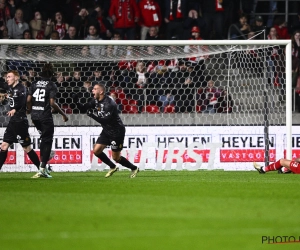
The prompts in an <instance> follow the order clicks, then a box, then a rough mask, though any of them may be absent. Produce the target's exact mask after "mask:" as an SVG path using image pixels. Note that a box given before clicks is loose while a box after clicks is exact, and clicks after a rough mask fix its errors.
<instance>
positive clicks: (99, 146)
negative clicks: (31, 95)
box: [73, 84, 139, 178]
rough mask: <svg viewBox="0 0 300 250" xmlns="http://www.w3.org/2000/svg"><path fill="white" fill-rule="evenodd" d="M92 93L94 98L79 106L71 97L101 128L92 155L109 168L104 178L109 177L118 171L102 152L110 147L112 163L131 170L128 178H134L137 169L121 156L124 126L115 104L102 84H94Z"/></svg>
mask: <svg viewBox="0 0 300 250" xmlns="http://www.w3.org/2000/svg"><path fill="white" fill-rule="evenodd" d="M92 93H93V95H94V98H93V99H92V100H91V101H90V102H88V103H85V104H81V103H80V102H79V99H78V96H77V95H73V100H74V102H75V103H76V104H77V107H78V108H79V109H80V111H81V112H86V113H87V115H88V116H89V117H91V118H93V119H94V120H95V121H97V122H98V123H100V124H101V126H102V128H103V130H102V132H101V134H100V136H99V137H98V139H97V141H96V144H95V145H94V148H93V153H94V155H95V156H97V157H98V158H99V159H100V160H101V161H103V162H104V163H105V164H107V165H108V166H109V167H110V170H109V171H108V173H107V174H106V175H105V177H106V178H107V177H110V176H112V175H113V174H114V173H115V172H116V171H118V170H119V168H118V167H117V166H116V164H114V163H113V162H112V161H111V160H110V159H109V158H108V157H107V155H106V154H105V153H104V152H103V150H104V149H105V148H106V146H107V145H111V149H112V158H113V159H114V161H116V162H117V163H119V164H121V165H123V166H124V167H126V168H129V169H131V174H130V178H134V177H136V175H137V173H138V172H139V168H138V167H137V166H135V165H133V164H132V163H131V162H129V161H128V160H127V159H126V158H124V157H123V156H121V150H122V149H123V142H124V137H125V126H124V124H123V122H122V120H121V118H120V116H119V114H118V108H117V104H116V103H115V102H114V100H113V99H112V98H111V97H109V96H107V95H106V94H105V86H104V85H103V84H95V86H94V88H93V90H92Z"/></svg>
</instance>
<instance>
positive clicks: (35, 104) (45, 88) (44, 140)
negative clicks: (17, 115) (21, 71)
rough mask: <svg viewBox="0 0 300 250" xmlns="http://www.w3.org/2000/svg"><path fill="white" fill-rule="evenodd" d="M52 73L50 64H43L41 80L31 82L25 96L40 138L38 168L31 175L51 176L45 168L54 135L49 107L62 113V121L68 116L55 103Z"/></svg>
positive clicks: (35, 176) (37, 176)
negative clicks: (39, 161) (39, 162)
mask: <svg viewBox="0 0 300 250" xmlns="http://www.w3.org/2000/svg"><path fill="white" fill-rule="evenodd" d="M53 75H54V70H53V67H52V64H45V65H44V67H43V69H42V72H41V77H42V78H41V80H39V81H34V82H32V84H31V86H30V87H29V93H28V96H27V108H28V113H31V119H32V122H33V124H34V126H35V127H36V129H37V130H38V132H39V134H40V138H41V144H40V159H41V165H40V170H39V171H38V172H37V173H36V174H35V175H34V176H33V177H32V178H39V177H46V178H51V177H52V176H51V175H50V170H49V168H47V162H48V161H49V159H50V158H51V156H50V154H51V148H52V142H53V135H54V122H53V116H52V112H51V108H52V109H53V111H54V112H58V113H59V114H60V115H62V118H63V121H64V122H67V121H68V117H67V116H66V114H65V113H64V112H63V111H62V110H61V109H60V107H59V106H58V105H57V104H56V102H55V98H56V93H57V87H56V85H55V83H54V82H52V81H51V77H52V76H53Z"/></svg>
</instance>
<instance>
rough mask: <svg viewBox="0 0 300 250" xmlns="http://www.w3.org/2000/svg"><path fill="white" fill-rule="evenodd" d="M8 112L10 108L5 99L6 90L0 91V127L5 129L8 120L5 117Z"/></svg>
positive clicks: (7, 117) (8, 118)
mask: <svg viewBox="0 0 300 250" xmlns="http://www.w3.org/2000/svg"><path fill="white" fill-rule="evenodd" d="M8 111H10V107H9V103H8V101H7V99H6V90H5V89H0V127H7V125H8V122H9V120H10V117H9V116H8V115H7V112H8Z"/></svg>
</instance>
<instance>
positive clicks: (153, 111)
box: [142, 105, 159, 114]
mask: <svg viewBox="0 0 300 250" xmlns="http://www.w3.org/2000/svg"><path fill="white" fill-rule="evenodd" d="M142 111H143V112H145V113H150V114H156V113H159V107H158V106H157V105H147V106H146V107H145V106H144V107H143V109H142Z"/></svg>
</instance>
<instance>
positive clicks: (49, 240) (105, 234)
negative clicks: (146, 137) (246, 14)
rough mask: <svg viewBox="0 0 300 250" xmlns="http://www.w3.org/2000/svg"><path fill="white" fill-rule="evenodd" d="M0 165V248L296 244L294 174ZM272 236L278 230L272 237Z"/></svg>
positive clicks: (298, 208)
mask: <svg viewBox="0 0 300 250" xmlns="http://www.w3.org/2000/svg"><path fill="white" fill-rule="evenodd" d="M104 174H105V173H104V172H81V173H53V178H52V179H30V177H31V176H32V175H33V173H0V202H1V206H0V249H2V250H11V249H14V250H21V249H22V250H23V249H26V250H27V249H28V250H33V249H39V250H40V249H51V250H60V249H65V250H69V249H72V250H77V249H86V250H93V249H110V250H112V249H125V250H126V249H151V250H152V249H163V250H169V249H172V250H173V249H231V250H232V249H251V250H253V249H299V247H300V243H289V244H267V243H268V242H264V243H262V236H269V237H273V236H294V237H297V240H299V237H300V205H299V204H300V203H299V200H300V175H292V174H290V175H279V174H277V173H267V174H265V175H259V174H258V173H257V172H254V171H253V172H223V171H197V172H188V171H156V172H155V171H143V172H140V173H139V175H138V177H137V178H135V179H129V178H128V175H129V172H127V171H122V172H118V173H116V174H115V175H114V176H113V177H111V178H108V179H105V178H104V177H103V176H104ZM277 239H279V238H277Z"/></svg>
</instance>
